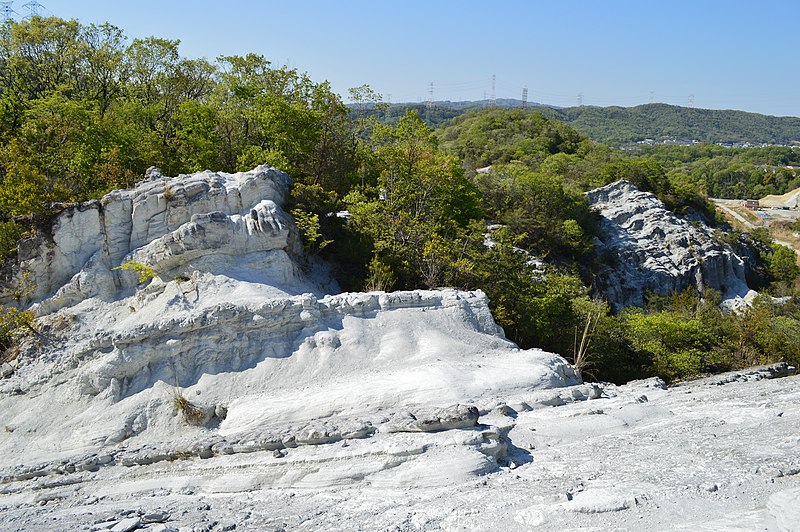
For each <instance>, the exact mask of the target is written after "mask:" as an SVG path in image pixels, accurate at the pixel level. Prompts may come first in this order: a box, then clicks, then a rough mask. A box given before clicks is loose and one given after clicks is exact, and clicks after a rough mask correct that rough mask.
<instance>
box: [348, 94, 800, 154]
mask: <svg viewBox="0 0 800 532" xmlns="http://www.w3.org/2000/svg"><path fill="white" fill-rule="evenodd" d="M489 104H490V102H489V101H488V100H479V101H457V102H452V101H436V102H433V105H432V107H431V108H430V109H428V107H427V104H426V103H424V102H423V103H397V104H390V105H389V109H388V110H387V111H386V112H384V113H379V114H380V115H381V116H380V118H382V119H386V120H388V121H390V122H391V121H394V120H398V119H399V117H400V116H402V115H403V114H405V111H406V110H407V109H416V110H417V111H418V112H419V114H420V116H422V117H423V118H425V119H426V120H427V121H428V123H429V124H430V125H432V126H434V127H435V126H438V125H440V124H442V123H443V122H445V121H447V120H449V119H451V118H453V117H455V116H458V115H459V114H462V113H465V112H469V111H474V110H477V109H480V108H485V107H488V106H489ZM495 105H496V106H497V107H522V100H517V99H513V98H509V99H505V98H503V99H497V100H496V101H495ZM527 106H528V107H530V108H535V109H536V110H537V111H539V112H541V113H542V114H544V115H545V116H546V117H548V118H554V119H556V120H561V121H562V122H566V123H567V124H569V125H570V126H572V127H574V128H575V129H577V130H578V131H580V132H581V133H583V134H584V135H587V136H589V137H591V138H592V139H594V140H596V141H599V142H604V143H609V144H624V143H629V142H637V141H643V140H645V139H653V140H656V141H658V140H659V139H682V140H697V141H700V142H711V143H721V144H746V143H750V144H758V145H760V144H780V145H790V144H797V145H800V117H790V116H784V117H781V116H769V115H762V114H758V113H750V112H746V111H735V110H716V109H696V108H691V107H681V106H678V105H668V104H664V103H651V104H644V105H637V106H635V107H618V106H612V107H595V106H586V105H584V106H579V107H562V108H559V107H554V106H549V105H544V104H541V103H537V102H527ZM351 107H353V108H355V105H352V106H351ZM361 109H362V110H363V111H365V112H367V113H375V110H374V107H373V106H372V105H369V106H367V107H362V108H361ZM376 114H378V113H376Z"/></svg>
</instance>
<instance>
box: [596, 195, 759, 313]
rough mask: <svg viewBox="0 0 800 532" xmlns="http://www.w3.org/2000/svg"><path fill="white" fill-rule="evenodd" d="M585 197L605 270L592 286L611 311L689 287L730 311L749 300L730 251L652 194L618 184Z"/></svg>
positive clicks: (742, 271)
mask: <svg viewBox="0 0 800 532" xmlns="http://www.w3.org/2000/svg"><path fill="white" fill-rule="evenodd" d="M587 196H588V197H589V203H590V205H591V206H592V207H593V208H594V209H596V210H597V211H598V212H599V214H600V217H601V218H600V235H599V239H597V240H596V242H595V244H596V247H597V253H598V254H599V255H600V256H601V257H603V262H604V263H605V264H607V265H608V266H605V267H604V268H603V270H602V271H601V273H600V275H599V276H598V278H597V281H598V283H599V285H600V286H599V288H600V290H601V291H602V292H603V293H604V294H606V296H607V298H608V301H609V303H610V304H611V305H612V306H613V307H614V308H616V309H622V308H625V307H628V306H642V305H643V304H644V296H645V294H647V293H648V292H652V293H655V294H659V295H669V294H672V293H673V292H681V291H683V290H685V289H686V288H688V287H690V286H694V287H696V288H697V290H698V292H700V293H701V294H702V293H703V290H704V289H705V288H713V289H714V290H718V291H719V292H720V293H721V294H722V298H723V300H728V303H727V304H728V305H731V306H736V305H737V302H740V301H742V300H746V299H750V298H752V297H754V296H755V292H753V291H752V290H750V289H749V288H748V286H747V283H746V281H745V268H744V263H743V261H742V259H741V258H740V257H738V256H737V255H736V254H735V253H734V251H733V249H732V248H731V247H730V246H729V245H727V244H725V243H723V242H720V241H719V240H717V239H715V238H714V236H713V232H712V231H711V229H709V228H708V227H707V226H706V225H704V224H702V223H701V222H689V221H687V220H685V219H683V218H679V217H678V216H676V215H675V214H673V213H672V212H670V211H668V210H667V209H666V208H665V207H664V204H663V203H662V202H661V200H659V199H658V198H657V197H656V196H655V195H654V194H651V193H649V192H642V191H640V190H639V189H637V188H636V186H634V185H633V183H631V182H629V181H624V180H623V181H617V182H615V183H611V184H609V185H606V186H604V187H601V188H598V189H595V190H592V191H590V192H588V193H587Z"/></svg>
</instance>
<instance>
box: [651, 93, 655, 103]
mask: <svg viewBox="0 0 800 532" xmlns="http://www.w3.org/2000/svg"><path fill="white" fill-rule="evenodd" d="M655 101H656V93H655V92H653V91H650V103H655Z"/></svg>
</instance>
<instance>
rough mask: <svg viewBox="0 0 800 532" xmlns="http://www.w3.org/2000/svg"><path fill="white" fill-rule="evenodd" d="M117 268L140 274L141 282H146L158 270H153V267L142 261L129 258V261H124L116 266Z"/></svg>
mask: <svg viewBox="0 0 800 532" xmlns="http://www.w3.org/2000/svg"><path fill="white" fill-rule="evenodd" d="M114 269H115V270H122V271H124V272H134V273H136V274H138V275H139V284H141V283H146V282H147V281H149V280H150V279H152V278H153V277H155V276H156V272H155V271H154V270H153V268H152V267H150V266H148V265H146V264H142V263H141V262H138V261H135V260H129V261H128V262H123V263H122V264H120V265H119V266H117V267H116V268H114Z"/></svg>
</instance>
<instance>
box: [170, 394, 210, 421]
mask: <svg viewBox="0 0 800 532" xmlns="http://www.w3.org/2000/svg"><path fill="white" fill-rule="evenodd" d="M172 406H174V407H175V410H177V411H178V412H180V414H181V415H182V416H183V419H184V420H185V421H186V422H187V423H191V424H193V425H199V424H201V423H202V422H203V419H204V418H205V414H204V413H203V411H202V410H201V409H200V408H199V407H198V406H197V405H195V404H194V403H192V402H191V401H189V399H187V398H186V396H185V395H183V393H182V392H181V391H180V390H179V389H178V388H175V390H174V391H173V394H172Z"/></svg>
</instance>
